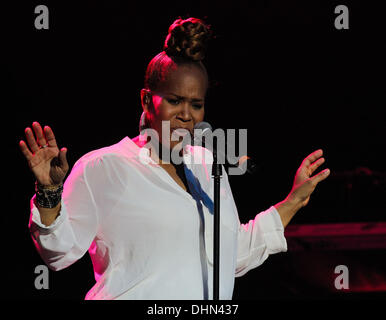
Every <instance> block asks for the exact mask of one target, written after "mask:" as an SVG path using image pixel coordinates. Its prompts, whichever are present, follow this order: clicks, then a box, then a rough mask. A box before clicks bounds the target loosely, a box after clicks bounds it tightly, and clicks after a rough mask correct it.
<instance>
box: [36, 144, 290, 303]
mask: <svg viewBox="0 0 386 320" xmlns="http://www.w3.org/2000/svg"><path fill="white" fill-rule="evenodd" d="M148 151H149V150H148V149H146V148H140V147H138V146H137V145H136V144H135V143H134V142H133V141H132V140H131V139H129V138H128V137H125V138H124V139H122V140H121V141H120V142H119V143H117V144H114V145H112V146H109V147H105V148H102V149H99V150H95V151H92V152H89V153H88V154H86V155H84V156H83V157H81V158H80V159H79V160H78V161H77V162H76V163H75V165H74V167H73V169H72V171H71V173H70V175H69V176H68V178H67V179H66V181H65V184H64V191H63V197H62V203H61V205H62V207H61V211H60V215H59V216H58V217H57V219H56V220H55V221H54V223H53V224H51V225H50V226H45V225H44V224H42V223H41V221H40V215H39V211H38V209H37V207H36V205H35V201H34V200H35V196H34V197H33V198H32V199H31V218H30V223H29V228H30V231H31V235H32V238H33V241H34V243H35V246H36V248H37V250H38V252H39V254H40V255H41V257H42V258H43V260H44V261H45V263H46V264H47V265H48V266H49V267H50V268H51V269H52V270H61V269H63V268H66V267H68V266H69V265H71V264H72V263H74V262H76V261H77V260H78V259H80V258H81V257H82V256H83V255H84V254H85V253H86V251H87V250H88V252H89V254H90V257H91V260H92V263H93V268H94V274H95V280H96V284H95V285H94V286H93V287H92V288H91V290H90V291H89V292H88V293H87V295H86V299H142V300H148V299H154V300H159V299H174V300H198V299H199V300H201V299H212V297H213V288H212V284H213V280H212V279H213V200H212V199H213V178H212V177H211V162H212V159H213V158H212V154H211V153H210V151H208V150H207V149H205V148H202V147H198V146H186V147H185V148H184V153H183V160H184V163H185V174H186V178H187V182H188V186H189V190H190V192H191V194H189V193H188V192H186V191H184V190H183V189H182V188H181V187H180V186H179V185H178V184H177V183H176V182H175V181H174V180H173V178H172V177H170V176H169V174H168V173H167V172H166V171H165V170H164V169H163V168H162V167H160V166H159V165H157V164H156V163H155V162H154V161H153V160H152V159H151V158H150V157H149V152H148ZM203 156H205V159H206V161H205V162H204V157H203ZM192 159H193V161H192ZM208 159H209V161H208ZM223 172H224V174H223V177H222V179H221V205H220V221H221V226H220V237H221V238H220V299H232V294H233V288H234V280H235V276H236V277H237V276H242V275H244V274H245V273H246V272H247V271H249V270H251V269H252V268H255V267H257V266H259V265H260V264H262V263H263V262H264V261H265V260H266V259H267V257H268V256H269V255H270V254H273V253H277V252H281V251H286V250H287V243H286V240H285V238H284V228H283V225H282V223H281V219H280V216H279V214H278V212H277V211H276V209H275V208H274V207H273V206H271V207H270V208H269V209H268V210H266V211H264V212H261V213H259V214H258V215H256V217H255V218H254V220H250V221H249V222H248V223H247V224H240V221H239V217H238V213H237V209H236V205H235V202H234V199H233V196H232V192H231V188H230V186H229V182H228V177H227V175H226V173H225V170H224V171H223Z"/></svg>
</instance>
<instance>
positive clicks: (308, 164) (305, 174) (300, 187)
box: [287, 149, 330, 207]
mask: <svg viewBox="0 0 386 320" xmlns="http://www.w3.org/2000/svg"><path fill="white" fill-rule="evenodd" d="M322 155H323V150H321V149H319V150H316V151H314V152H313V153H311V154H310V155H309V156H307V157H306V158H305V159H304V160H303V162H302V164H301V165H300V167H299V169H298V170H297V171H296V175H295V179H294V183H293V186H292V190H291V192H290V193H289V195H288V197H287V199H288V200H290V202H292V203H297V204H299V206H300V207H304V206H306V205H307V203H308V201H309V200H310V196H311V194H312V192H313V191H314V190H315V188H316V186H317V184H318V183H319V182H320V181H322V180H324V179H326V178H327V177H328V176H329V174H330V170H329V169H325V170H323V171H321V172H319V173H318V174H316V175H314V176H313V177H311V176H312V174H313V173H314V172H315V170H316V169H317V168H318V167H319V166H320V165H322V164H323V163H324V162H325V159H324V158H321V157H322Z"/></svg>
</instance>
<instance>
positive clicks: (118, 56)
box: [0, 0, 386, 300]
mask: <svg viewBox="0 0 386 320" xmlns="http://www.w3.org/2000/svg"><path fill="white" fill-rule="evenodd" d="M39 4H45V5H46V6H47V7H48V9H49V29H48V30H44V29H41V30H38V29H36V28H35V26H34V20H35V17H36V16H37V14H35V13H34V9H35V7H36V6H37V5H39ZM340 4H342V3H340V2H337V1H244V0H241V1H234V2H230V1H196V2H185V1H177V2H158V3H156V4H150V3H146V2H144V1H135V2H131V1H103V2H98V3H97V2H93V1H71V2H69V1H56V2H54V1H45V2H44V3H41V2H37V1H30V2H16V1H14V2H11V1H7V4H2V7H3V12H4V14H3V15H4V16H5V17H4V19H3V21H2V23H3V26H2V27H1V30H2V34H3V36H2V43H3V45H2V52H3V53H4V54H5V56H3V58H2V60H1V65H2V67H1V68H2V70H3V72H2V73H1V75H2V77H3V90H2V94H1V99H2V103H1V105H2V109H3V111H5V113H4V114H5V116H4V117H3V118H2V122H3V124H2V130H3V131H4V132H3V137H5V139H3V143H4V144H5V146H3V149H2V150H3V151H2V158H3V172H4V173H5V176H4V175H3V179H2V181H3V188H2V190H3V193H2V194H3V197H2V201H3V203H5V208H6V209H5V210H3V212H2V214H1V217H0V219H1V226H2V234H3V246H2V247H3V254H2V263H1V268H2V270H1V274H2V293H3V294H4V297H5V298H6V299H28V300H30V299H32V300H35V299H53V300H55V299H72V300H82V299H84V296H85V295H86V293H87V291H88V290H89V289H90V288H91V287H92V286H93V284H94V282H95V280H94V275H93V270H92V264H91V261H90V258H89V256H88V254H86V255H85V256H84V257H83V258H82V259H81V260H79V261H78V262H76V263H75V264H73V265H72V266H70V267H69V268H67V269H65V270H62V271H59V272H54V271H50V273H49V289H40V290H37V289H36V288H35V285H34V281H35V278H36V276H37V274H35V273H34V271H35V267H36V266H38V265H41V264H43V261H42V260H41V258H40V257H39V255H38V253H37V252H36V250H35V248H34V246H33V243H32V240H31V237H30V235H29V231H28V227H27V226H28V220H29V207H30V199H31V197H32V195H33V194H34V177H33V175H32V173H31V172H30V170H29V168H28V165H27V162H26V160H25V159H24V157H23V155H22V153H21V152H20V150H19V146H18V143H19V141H20V140H21V139H24V129H25V128H26V127H27V126H31V124H32V122H33V121H39V122H40V123H41V124H42V125H50V126H51V128H52V129H53V130H54V132H55V135H56V138H57V141H58V144H59V147H67V148H68V159H69V162H70V165H73V164H74V163H75V161H76V160H77V159H79V158H80V157H81V156H82V155H84V154H85V153H87V152H89V151H91V150H94V149H98V148H101V147H104V146H108V145H111V144H114V143H117V142H118V141H120V140H121V139H122V138H124V137H125V136H128V137H134V136H136V135H137V134H138V120H139V117H140V115H141V112H142V110H141V104H140V95H139V92H140V89H141V88H142V87H143V79H144V72H145V69H146V66H147V64H148V62H149V61H150V59H151V58H152V57H153V56H154V55H156V54H157V53H158V52H160V51H161V49H162V45H163V41H164V38H165V36H166V34H167V30H168V26H169V25H170V24H171V23H172V22H173V21H174V20H175V19H176V18H178V17H179V16H181V17H182V18H187V17H190V16H193V17H197V18H201V19H204V20H205V21H206V22H207V23H209V24H210V25H211V26H212V30H213V32H214V35H215V39H213V40H212V41H211V43H210V44H209V49H208V55H207V58H206V59H205V60H204V64H205V65H206V67H207V69H208V72H209V78H210V89H209V92H208V97H207V101H206V106H205V110H206V114H205V119H206V121H208V122H210V123H211V124H212V125H213V126H214V127H216V128H244V129H245V128H246V129H247V130H248V154H249V155H250V156H251V157H253V158H254V159H256V161H257V162H258V164H259V170H258V172H257V173H256V175H254V176H250V175H243V176H231V177H230V183H231V187H232V191H233V195H234V198H235V201H236V205H237V208H238V212H239V216H240V220H241V222H244V223H246V222H248V221H249V220H250V219H253V218H254V216H255V215H256V214H257V213H258V212H260V211H263V210H265V209H267V208H268V207H269V206H271V205H273V204H275V203H277V202H279V201H281V200H283V199H284V198H285V197H286V195H287V194H288V192H289V191H290V190H291V186H292V183H293V178H294V175H295V173H296V170H297V168H298V167H299V165H300V164H301V161H302V160H303V159H304V157H306V156H307V155H308V154H310V153H311V152H313V151H314V150H317V149H319V148H321V149H323V151H324V157H325V158H326V163H325V164H324V165H323V168H322V169H324V168H327V167H328V168H330V170H331V174H330V176H329V177H328V178H327V179H326V181H323V182H321V183H320V185H318V187H317V189H316V190H315V192H314V193H313V194H312V196H311V200H310V203H309V204H308V205H307V206H306V207H304V208H302V209H301V210H300V211H299V212H298V213H297V214H296V216H295V218H294V219H293V220H292V221H291V223H290V225H289V226H288V227H287V229H286V234H287V241H288V248H289V250H288V251H287V252H286V253H280V254H277V255H273V256H272V257H270V258H269V259H268V260H267V261H266V262H265V263H264V264H263V265H262V266H261V267H258V268H257V269H254V270H251V271H249V272H248V273H247V274H246V275H245V276H243V277H240V278H237V279H236V284H235V289H234V295H233V297H234V299H240V300H245V299H247V300H264V299H268V300H279V299H280V300H291V299H357V298H359V299H378V298H382V299H384V298H385V297H386V226H385V223H386V201H385V199H386V165H385V164H386V140H385V127H386V116H385V107H386V99H385V98H386V97H385V56H386V43H385V41H384V38H385V37H384V35H385V32H384V31H385V30H386V28H385V19H384V13H383V12H384V11H382V8H379V7H378V3H377V2H375V1H346V2H345V3H344V4H345V5H346V6H347V8H348V10H349V29H340V30H339V29H336V28H335V26H334V21H335V19H336V17H337V16H338V14H336V13H335V12H334V9H335V7H336V6H337V5H340ZM3 208H4V205H3ZM339 265H344V266H347V268H348V270H349V284H350V286H349V288H348V289H347V288H340V289H338V288H336V286H334V283H335V282H334V281H335V279H336V278H337V277H338V276H339V273H338V272H335V268H336V266H339Z"/></svg>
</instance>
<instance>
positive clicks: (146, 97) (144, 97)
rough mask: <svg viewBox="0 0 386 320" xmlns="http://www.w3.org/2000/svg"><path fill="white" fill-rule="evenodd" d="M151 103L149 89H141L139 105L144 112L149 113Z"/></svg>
mask: <svg viewBox="0 0 386 320" xmlns="http://www.w3.org/2000/svg"><path fill="white" fill-rule="evenodd" d="M150 103H151V93H150V90H149V89H141V104H142V109H143V111H144V112H149V111H150V110H149V109H150Z"/></svg>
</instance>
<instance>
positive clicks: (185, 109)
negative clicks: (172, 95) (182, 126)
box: [177, 103, 192, 122]
mask: <svg viewBox="0 0 386 320" xmlns="http://www.w3.org/2000/svg"><path fill="white" fill-rule="evenodd" d="M177 119H179V120H181V121H183V122H188V121H190V120H192V114H191V113H190V108H189V104H188V103H182V104H181V110H180V112H179V113H178V114H177Z"/></svg>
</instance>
